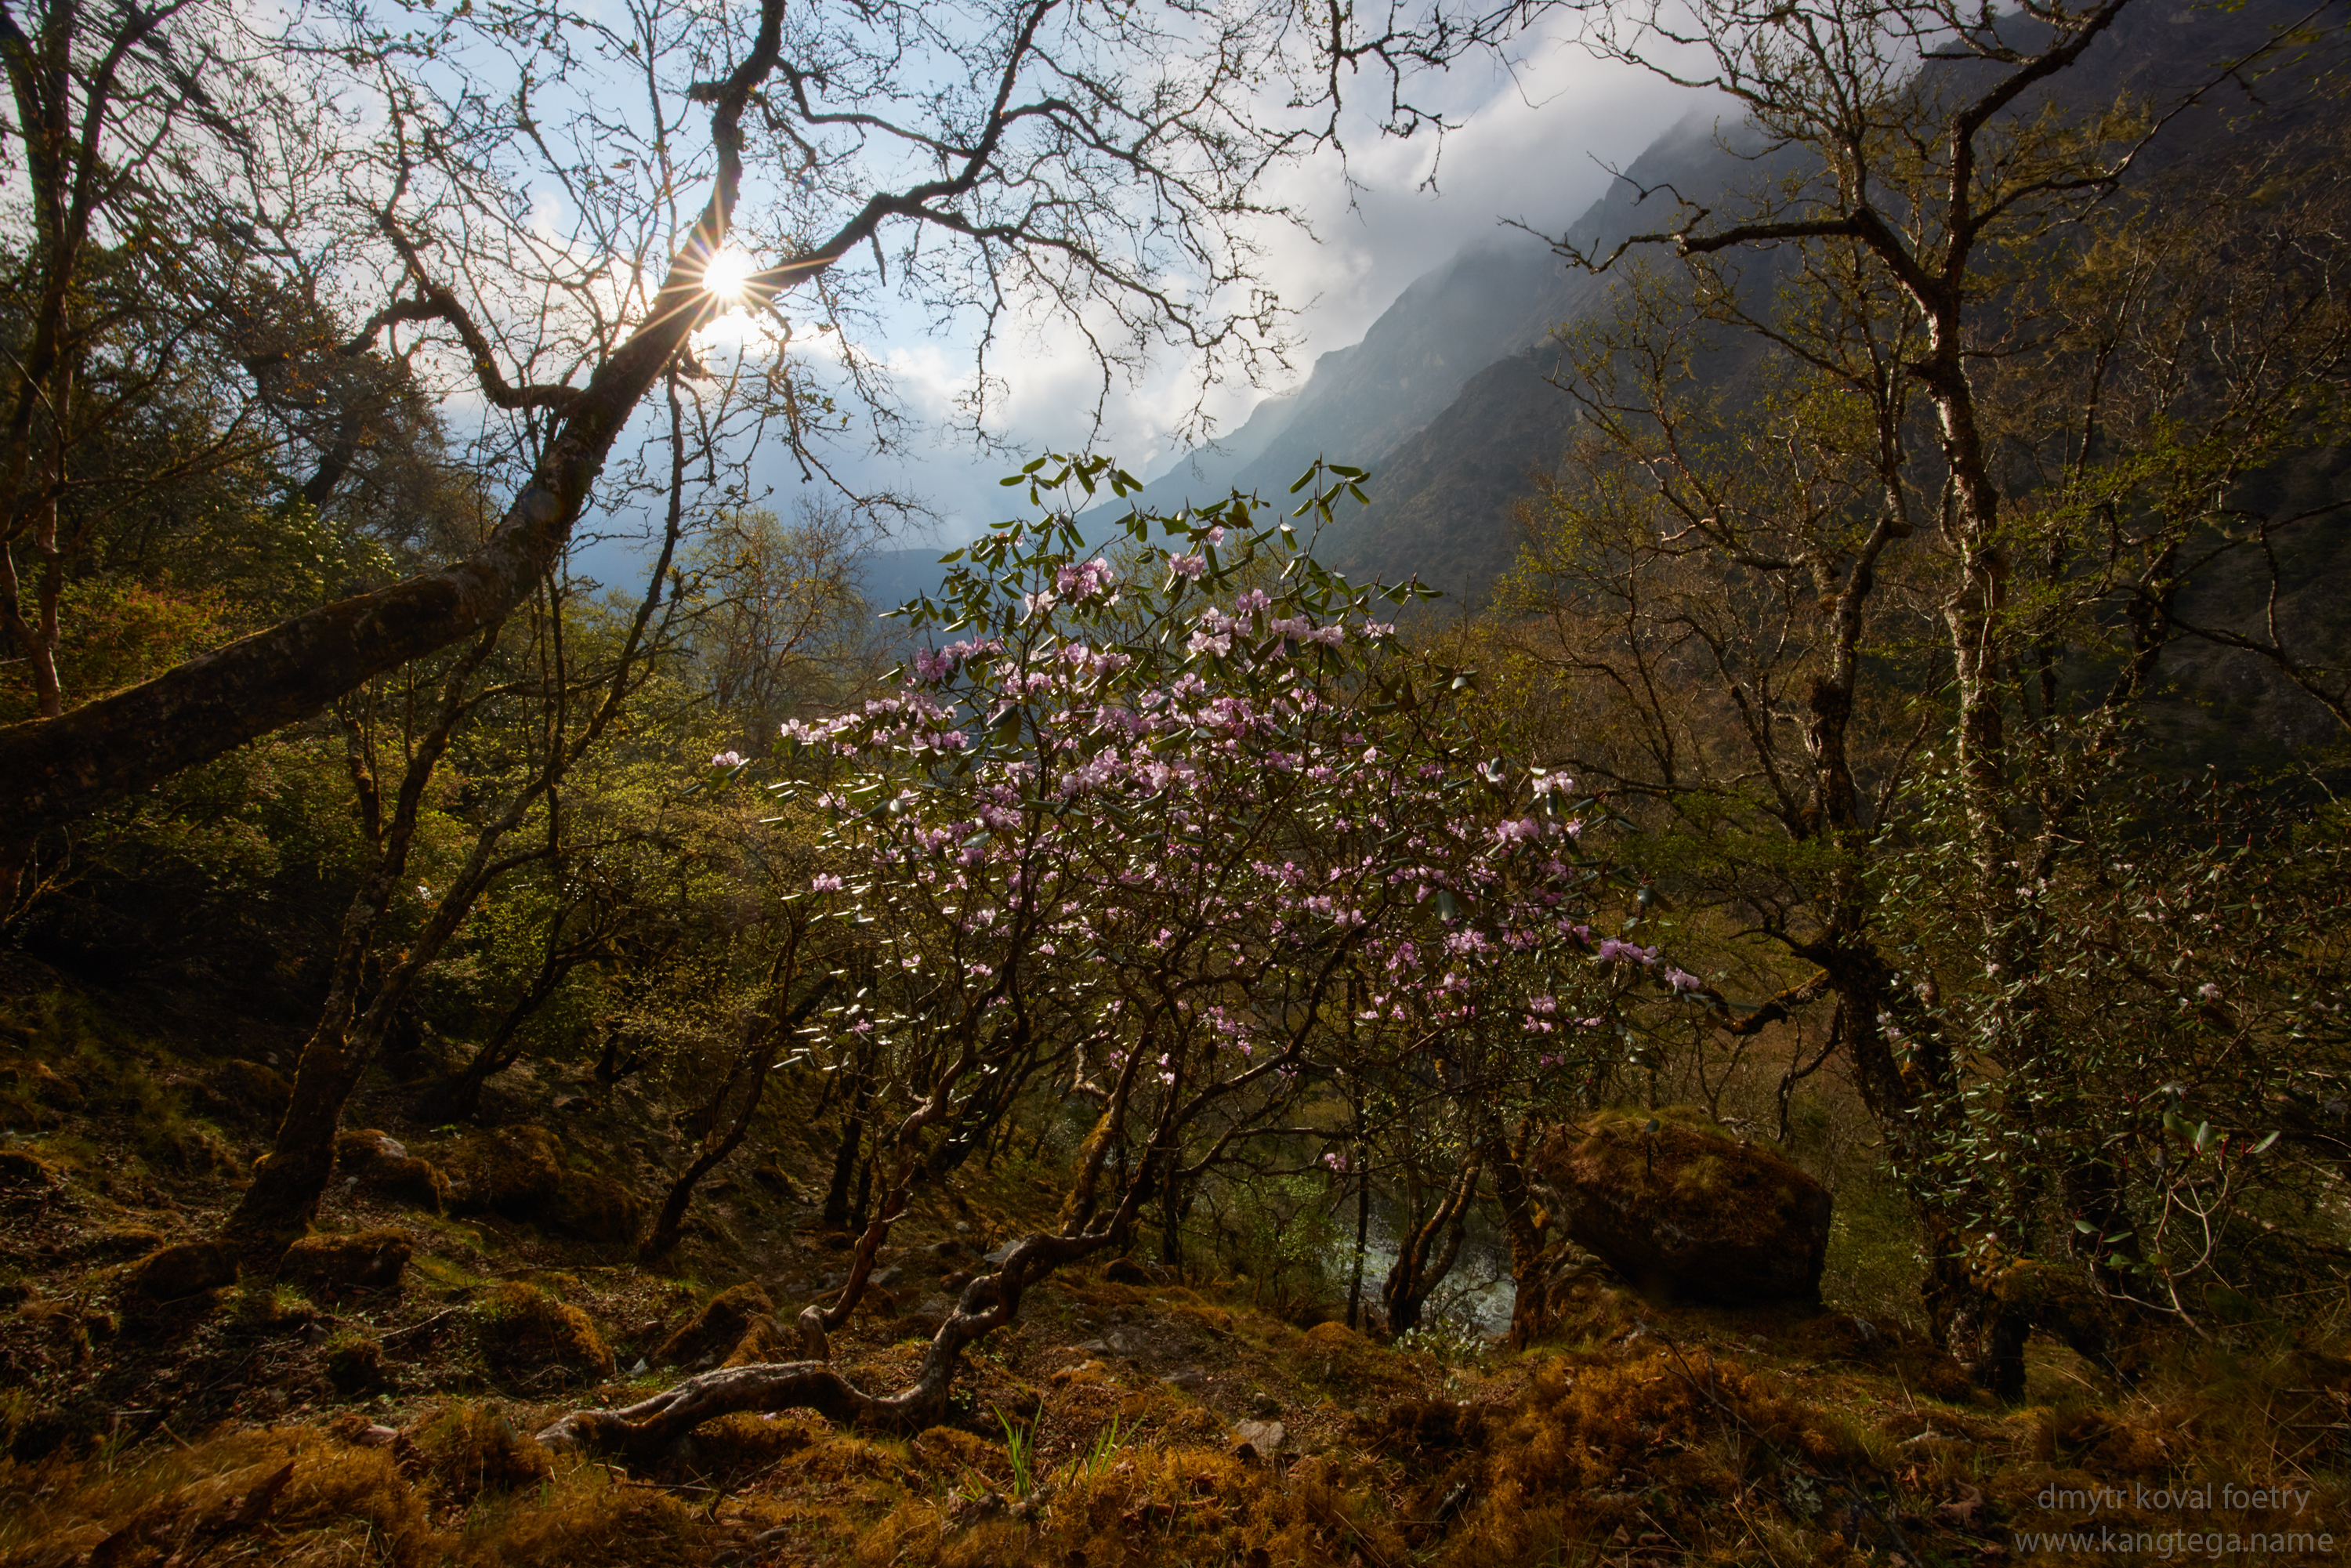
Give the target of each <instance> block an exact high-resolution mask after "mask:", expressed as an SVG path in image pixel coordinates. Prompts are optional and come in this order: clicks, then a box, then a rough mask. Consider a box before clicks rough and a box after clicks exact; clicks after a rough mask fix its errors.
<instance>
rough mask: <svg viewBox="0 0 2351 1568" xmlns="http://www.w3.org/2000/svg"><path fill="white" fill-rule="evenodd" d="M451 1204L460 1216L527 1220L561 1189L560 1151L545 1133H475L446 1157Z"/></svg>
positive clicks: (501, 1129)
mask: <svg viewBox="0 0 2351 1568" xmlns="http://www.w3.org/2000/svg"><path fill="white" fill-rule="evenodd" d="M448 1164H449V1174H450V1200H451V1205H452V1207H454V1208H455V1211H456V1212H458V1213H460V1214H471V1213H485V1212H486V1213H490V1214H496V1215H500V1216H502V1217H504V1218H507V1219H529V1218H533V1217H534V1215H535V1214H536V1213H537V1211H538V1207H539V1206H540V1205H541V1204H543V1203H545V1202H546V1201H547V1200H548V1199H549V1198H551V1197H554V1196H555V1194H556V1189H557V1188H559V1186H562V1184H563V1159H562V1151H561V1146H560V1145H558V1144H557V1143H556V1141H555V1136H554V1134H551V1133H549V1132H548V1130H547V1129H546V1128H544V1127H498V1128H494V1129H492V1130H490V1131H488V1132H482V1133H475V1134H472V1135H471V1136H469V1137H467V1138H465V1139H464V1140H463V1141H461V1142H460V1143H459V1144H458V1145H457V1146H456V1147H455V1149H454V1150H452V1151H451V1152H450V1155H449V1161H448Z"/></svg>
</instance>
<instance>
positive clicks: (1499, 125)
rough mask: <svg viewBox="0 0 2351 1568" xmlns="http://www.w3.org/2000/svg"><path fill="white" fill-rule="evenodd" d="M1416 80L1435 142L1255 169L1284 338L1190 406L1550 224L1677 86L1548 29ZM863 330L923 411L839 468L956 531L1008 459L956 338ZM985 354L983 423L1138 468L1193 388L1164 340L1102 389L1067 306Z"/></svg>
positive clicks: (992, 497) (1582, 195) (1676, 101)
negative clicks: (1511, 225) (971, 415)
mask: <svg viewBox="0 0 2351 1568" xmlns="http://www.w3.org/2000/svg"><path fill="white" fill-rule="evenodd" d="M1364 85H1365V86H1366V87H1368V86H1370V85H1371V84H1370V83H1369V82H1368V80H1367V81H1366V82H1365V83H1364ZM1431 87H1432V89H1433V90H1432V91H1431V92H1430V93H1428V94H1425V95H1424V101H1427V102H1430V103H1431V104H1432V107H1437V108H1438V109H1441V110H1443V111H1444V112H1445V113H1447V116H1448V117H1449V118H1451V119H1452V120H1455V121H1456V122H1457V124H1458V129H1457V130H1456V131H1452V132H1451V133H1449V134H1448V135H1447V136H1446V137H1445V138H1444V139H1443V140H1442V141H1441V143H1440V141H1438V139H1437V138H1436V137H1435V136H1433V135H1428V134H1426V133H1424V134H1423V135H1420V136H1416V137H1414V138H1411V139H1408V140H1395V139H1388V140H1382V139H1379V138H1378V137H1376V136H1375V135H1373V134H1371V133H1370V132H1369V130H1368V128H1367V127H1359V128H1358V134H1357V135H1355V136H1354V137H1353V138H1352V139H1351V141H1352V145H1351V149H1350V152H1351V156H1350V157H1349V158H1348V159H1347V160H1346V161H1345V162H1342V160H1341V158H1340V156H1339V155H1338V154H1337V153H1336V152H1329V153H1325V154H1323V155H1321V156H1318V157H1317V158H1315V159H1313V160H1312V161H1311V162H1305V163H1302V164H1299V165H1296V166H1293V167H1291V168H1290V169H1287V170H1284V171H1281V172H1280V173H1279V174H1278V175H1277V176H1276V177H1275V179H1274V181H1273V182H1272V183H1271V184H1270V187H1269V189H1268V191H1267V193H1266V194H1267V195H1268V196H1269V197H1270V199H1271V200H1272V201H1274V202H1276V203H1278V204H1287V205H1289V206H1290V207H1292V208H1294V209H1295V210H1297V211H1298V212H1300V213H1301V214H1303V215H1304V216H1305V217H1306V219H1307V220H1308V224H1309V225H1310V228H1311V233H1310V232H1301V231H1300V230H1298V229H1296V228H1293V227H1290V226H1287V225H1280V224H1268V225H1265V226H1264V227H1263V228H1262V229H1261V230H1260V231H1259V235H1258V236H1257V238H1258V243H1259V246H1261V248H1262V268H1261V270H1262V273H1263V276H1264V278H1265V280H1266V281H1267V282H1268V283H1269V284H1270V286H1271V287H1273V288H1274V289H1275V290H1276V291H1277V292H1278V294H1279V295H1280V298H1281V299H1282V300H1283V301H1284V303H1285V304H1286V305H1288V306H1289V307H1290V308H1291V309H1292V310H1294V311H1295V312H1296V315H1295V318H1294V320H1293V328H1294V330H1295V331H1296V334H1297V335H1298V337H1299V338H1300V339H1301V345H1300V349H1299V351H1298V352H1296V353H1295V354H1293V355H1292V356H1291V365H1292V371H1291V374H1290V379H1289V381H1288V382H1281V381H1280V380H1275V381H1273V382H1270V384H1269V385H1267V386H1265V387H1262V388H1253V387H1250V386H1248V385H1245V384H1240V385H1226V386H1221V387H1217V388H1213V389H1211V390H1210V391H1209V392H1208V394H1207V399H1206V402H1205V406H1206V407H1207V410H1208V412H1209V413H1211V414H1212V415H1213V416H1214V417H1215V418H1216V420H1217V425H1218V427H1219V429H1220V430H1222V431H1230V430H1232V429H1234V428H1237V427H1238V424H1239V423H1241V421H1242V420H1244V419H1246V418H1247V416H1248V413H1249V410H1250V408H1252V407H1253V406H1254V405H1255V403H1256V402H1258V400H1259V398H1261V397H1263V396H1264V395H1266V393H1267V392H1280V391H1284V390H1288V387H1289V386H1291V385H1295V384H1296V383H1297V382H1301V381H1302V380H1303V379H1304V377H1305V376H1306V374H1307V373H1308V372H1309V371H1311V368H1312V366H1313V362H1314V361H1315V359H1316V357H1317V356H1319V355H1321V354H1322V353H1325V352H1328V351H1330V350H1333V349H1338V348H1343V347H1345V346H1347V345H1349V344H1352V343H1354V342H1357V341H1359V340H1361V339H1362V338H1363V336H1364V332H1365V330H1366V329H1368V328H1369V327H1370V326H1371V325H1372V323H1373V322H1374V320H1376V319H1378V317H1379V315H1380V313H1381V312H1382V311H1384V309H1386V308H1388V306H1389V305H1390V304H1392V303H1393V302H1394V301H1395V298H1396V296H1397V295H1398V294H1400V293H1401V292H1402V291H1403V290H1404V288H1405V287H1406V286H1407V285H1409V284H1410V283H1411V282H1412V281H1413V280H1414V279H1415V278H1416V277H1420V276H1422V275H1423V274H1425V273H1426V272H1428V271H1429V270H1431V269H1432V268H1434V267H1438V266H1441V265H1442V264H1443V263H1445V262H1446V261H1447V260H1448V259H1450V258H1451V257H1452V256H1456V255H1458V254H1460V253H1461V252H1463V251H1466V250H1471V249H1475V248H1478V247H1479V246H1486V245H1491V244H1499V243H1504V242H1505V241H1506V240H1507V239H1508V238H1509V237H1510V235H1509V233H1508V231H1506V230H1505V229H1504V228H1503V226H1502V225H1503V224H1504V223H1505V221H1506V220H1512V219H1515V220H1519V221H1521V222H1524V223H1526V224H1528V225H1531V226H1532V227H1534V228H1535V229H1537V230H1538V231H1540V232H1547V233H1556V232H1559V231H1561V230H1563V229H1564V228H1565V227H1566V226H1567V225H1569V224H1570V223H1571V222H1573V219H1574V218H1575V217H1576V216H1577V215H1578V214H1580V213H1582V212H1583V209H1584V208H1585V207H1586V206H1588V205H1589V204H1591V203H1592V202H1593V200H1595V199H1596V198H1598V197H1599V196H1600V195H1601V194H1602V193H1603V192H1604V190H1605V188H1606V186H1607V183H1608V179H1609V176H1608V173H1607V171H1606V168H1605V167H1604V165H1608V166H1622V165H1624V164H1625V163H1629V162H1632V160H1633V159H1634V158H1635V157H1636V156H1637V155H1638V154H1639V153H1640V152H1641V151H1642V149H1643V148H1645V147H1646V146H1647V145H1648V144H1649V142H1651V141H1654V140H1655V139H1656V137H1657V136H1658V135H1659V134H1661V133H1662V132H1664V131H1666V130H1667V129H1668V128H1669V127H1670V126H1672V125H1673V124H1675V123H1676V122H1677V121H1678V120H1680V119H1681V118H1682V117H1683V116H1684V115H1686V114H1687V112H1688V111H1689V109H1690V107H1691V105H1692V102H1693V101H1694V100H1693V99H1691V98H1690V97H1689V96H1688V95H1686V94H1684V93H1681V92H1679V91H1678V90H1677V89H1672V88H1670V87H1668V86H1666V85H1665V84H1662V83H1660V82H1659V81H1657V79H1656V78H1654V77H1650V76H1647V75H1646V74H1644V73H1641V72H1638V71H1635V70H1633V69H1630V68H1625V67H1622V66H1613V65H1607V64H1604V63H1602V62H1599V61H1596V60H1594V59H1593V58H1592V57H1590V56H1589V55H1587V54H1585V53H1584V52H1583V50H1581V49H1580V48H1577V47H1574V46H1573V45H1572V44H1570V43H1566V42H1563V41H1562V40H1560V39H1558V38H1556V37H1535V38H1531V39H1530V40H1528V41H1527V42H1526V43H1525V44H1524V45H1523V46H1522V47H1520V49H1519V50H1518V51H1517V54H1516V60H1515V63H1514V64H1513V65H1510V66H1508V67H1505V66H1503V65H1501V64H1489V65H1485V66H1482V67H1480V66H1473V67H1465V68H1461V69H1458V70H1457V71H1455V72H1454V73H1452V74H1451V75H1450V76H1449V77H1447V78H1446V79H1444V80H1443V81H1441V82H1437V83H1433V84H1431ZM1432 175H1433V176H1434V178H1433V179H1432ZM862 347H863V348H864V350H866V352H867V353H869V354H871V355H872V356H873V357H875V358H876V359H878V360H879V361H881V362H882V363H883V364H884V365H885V366H887V367H888V369H889V371H891V374H892V379H893V384H894V387H895V390H896V392H898V393H899V394H900V396H901V397H902V399H903V400H904V404H905V406H906V408H907V410H908V412H909V413H914V415H916V416H917V417H918V418H920V419H923V420H925V421H927V422H930V423H931V424H932V425H933V426H934V427H935V428H934V429H933V431H931V432H929V433H926V434H925V437H924V438H923V439H921V440H919V441H918V442H916V443H914V444H913V447H914V450H912V451H910V452H909V453H907V454H906V455H904V456H902V457H899V458H894V459H884V458H880V457H875V456H872V455H855V454H843V455H842V460H841V463H840V464H839V465H838V471H840V472H841V473H843V474H845V475H848V476H852V477H853V480H854V482H856V483H860V484H863V485H867V486H874V487H877V488H879V487H887V488H891V489H895V490H899V491H901V492H907V491H911V492H914V493H918V494H921V495H923V496H925V497H927V498H928V499H929V500H930V501H931V503H932V504H933V505H934V506H935V507H936V508H937V509H938V510H939V511H940V512H941V513H942V514H943V515H944V516H945V517H946V518H947V519H948V521H947V523H946V526H944V527H942V528H940V529H938V530H937V532H938V535H939V537H940V538H954V537H968V531H969V530H970V529H972V528H977V527H979V526H981V525H983V524H985V523H986V522H987V520H989V519H990V518H992V517H997V516H999V515H1002V512H1003V508H1004V507H1005V505H1006V503H1005V500H1004V498H1003V497H1005V496H1007V495H1008V492H1006V491H1002V490H1000V489H998V487H997V486H996V484H995V480H996V478H997V477H998V476H1000V475H1002V474H1003V473H1006V472H1008V471H1009V469H1010V468H1011V467H1014V466H1018V463H1019V459H1015V460H1013V461H1012V462H1010V463H1008V462H1007V461H1006V459H1005V457H1004V456H1003V455H1001V454H997V455H989V454H986V453H981V452H978V451H977V450H975V448H974V447H973V445H972V444H971V443H970V441H969V438H968V436H964V437H962V438H960V439H958V438H957V437H956V435H955V434H953V431H952V425H953V422H954V418H955V416H956V413H958V412H960V410H961V406H962V402H963V400H965V399H967V397H968V395H969V393H970V392H971V390H972V387H973V386H974V384H975V382H974V378H973V361H972V359H971V342H970V340H968V339H967V338H962V337H957V336H954V335H943V334H940V333H938V332H937V331H936V329H935V323H932V322H929V321H925V320H923V319H917V318H915V317H914V316H913V315H912V314H911V313H908V312H904V311H902V310H899V309H896V308H890V309H885V310H884V311H883V315H882V317H881V331H880V334H879V335H878V336H877V337H869V338H868V339H866V340H865V341H864V342H863V344H862ZM988 373H989V375H990V377H991V378H992V380H993V381H995V382H999V383H1000V385H999V386H998V387H996V388H994V389H993V391H992V396H991V405H990V413H989V418H988V422H987V423H988V428H989V429H990V431H991V432H992V433H994V434H997V435H998V436H999V437H1001V438H1002V439H1004V440H1005V441H1007V442H1008V443H1009V444H1011V445H1012V446H1013V447H1014V448H1016V449H1018V450H1019V452H1020V453H1022V454H1023V455H1037V454H1041V453H1043V452H1046V451H1049V450H1050V451H1068V450H1071V449H1072V448H1076V447H1081V446H1089V445H1091V446H1092V447H1093V448H1094V449H1096V450H1100V451H1105V452H1111V453H1113V454H1115V455H1117V456H1118V457H1119V458H1120V459H1121V461H1122V462H1123V463H1124V464H1125V465H1127V466H1128V467H1129V468H1131V469H1133V470H1134V471H1135V472H1137V473H1143V472H1144V471H1146V470H1150V469H1155V468H1156V467H1158V466H1159V465H1162V464H1164V463H1165V461H1166V460H1167V459H1168V458H1169V457H1170V456H1172V455H1174V454H1175V451H1176V450H1177V449H1178V443H1177V442H1176V441H1175V432H1176V430H1177V429H1178V427H1179V425H1180V423H1181V422H1182V421H1183V418H1184V416H1185V414H1186V413H1187V412H1188V411H1189V409H1190V407H1191V403H1192V400H1193V399H1194V398H1196V397H1197V396H1198V395H1199V388H1198V385H1197V374H1196V367H1195V366H1192V365H1188V364H1186V363H1183V362H1181V361H1177V360H1175V358H1173V357H1172V356H1171V357H1168V358H1165V359H1163V360H1162V361H1158V362H1155V363H1154V364H1152V365H1151V366H1150V367H1149V368H1148V369H1147V370H1146V371H1144V374H1143V375H1142V376H1141V377H1140V378H1139V380H1138V381H1137V382H1136V383H1135V384H1134V385H1132V386H1130V385H1128V384H1127V382H1126V381H1125V379H1124V378H1123V377H1119V376H1114V378H1113V382H1112V384H1111V387H1110V391H1109V395H1108V396H1107V398H1104V397H1103V395H1102V372H1101V370H1100V367H1099V366H1098V364H1097V363H1096V362H1095V361H1094V360H1093V359H1092V356H1091V355H1090V354H1089V353H1088V352H1087V350H1086V347H1085V343H1084V339H1083V337H1082V335H1081V331H1080V329H1079V327H1078V325H1077V324H1076V323H1072V322H1071V321H1068V320H1066V319H1042V320H1037V321H1030V322H1024V323H1019V324H1018V325H1017V326H1014V327H1012V328H1011V329H1009V330H1007V331H1004V332H1003V333H1002V334H1001V336H1000V337H999V340H998V343H997V345H996V346H995V348H994V349H993V350H991V353H990V357H989V362H988ZM1098 402H1099V403H1100V404H1101V408H1102V424H1101V428H1100V429H1099V431H1096V430H1095V428H1094V425H1093V419H1094V411H1095V408H1096V405H1097V403H1098ZM764 466H766V469H767V472H768V476H769V477H770V479H771V480H772V482H774V483H775V484H776V485H777V486H778V490H779V492H788V491H789V487H790V486H792V485H794V484H796V483H797V475H796V473H794V472H792V471H791V470H790V465H789V461H788V459H785V458H784V457H783V456H782V455H781V454H778V455H777V456H776V458H775V459H774V460H773V461H772V463H771V464H769V465H764ZM909 542H920V541H918V540H911V539H910V540H909Z"/></svg>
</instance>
